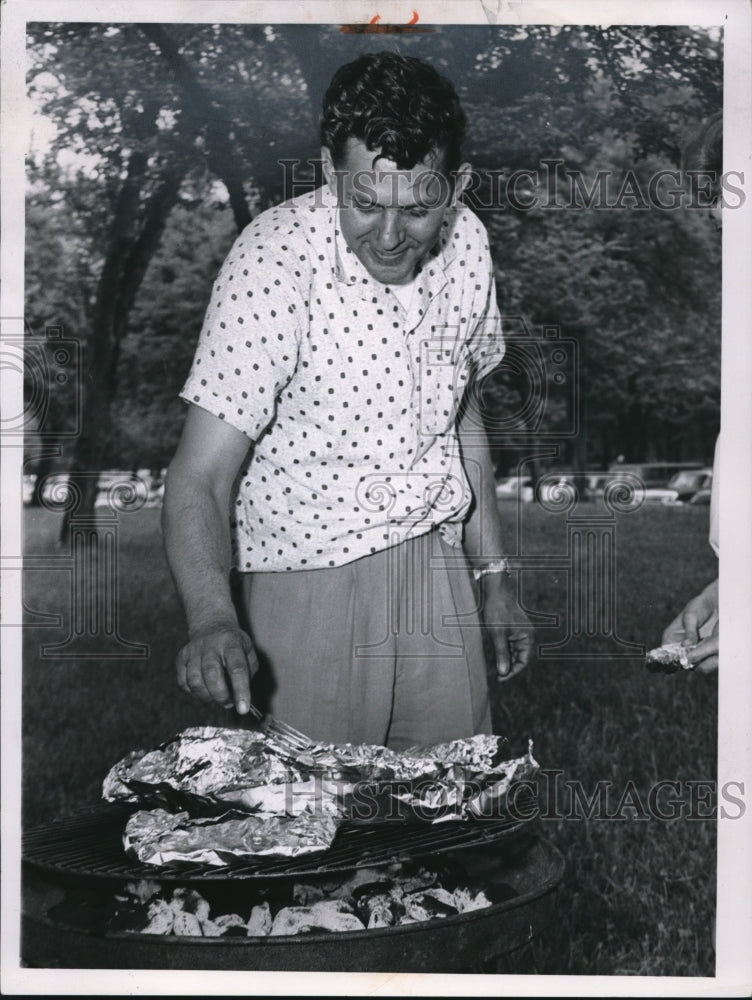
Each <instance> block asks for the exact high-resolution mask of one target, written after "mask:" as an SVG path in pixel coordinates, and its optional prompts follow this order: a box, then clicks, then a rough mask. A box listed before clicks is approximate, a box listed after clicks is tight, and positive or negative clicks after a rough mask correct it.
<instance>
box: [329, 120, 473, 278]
mask: <svg viewBox="0 0 752 1000" xmlns="http://www.w3.org/2000/svg"><path fill="white" fill-rule="evenodd" d="M321 153H322V158H323V161H324V177H325V178H326V181H327V183H328V185H329V187H330V188H331V190H332V192H333V193H335V194H336V195H337V199H338V203H339V206H340V212H339V220H340V228H341V230H342V235H343V236H344V238H345V241H346V242H347V245H348V246H349V247H350V249H351V250H352V251H353V253H354V254H355V255H356V256H357V257H358V259H359V260H360V262H361V264H363V266H364V267H365V269H366V270H367V271H368V273H369V274H370V275H371V277H372V278H374V279H375V280H376V281H380V282H381V283H382V284H384V285H404V284H406V283H407V282H408V281H411V280H412V278H413V277H414V276H415V272H416V269H417V267H418V265H419V264H420V263H421V261H422V260H423V259H424V258H425V257H426V255H427V254H428V253H429V252H430V251H431V249H432V248H433V246H434V245H435V243H436V240H437V239H438V236H439V230H440V229H441V223H442V221H443V219H444V215H445V214H446V211H447V209H448V208H449V206H450V204H451V203H452V201H453V200H454V196H455V192H456V194H457V195H459V193H460V191H462V190H463V188H464V187H465V186H466V185H467V183H468V181H469V179H470V178H469V167H468V165H467V164H463V166H462V167H461V168H460V171H459V172H458V175H457V180H456V183H455V180H454V178H447V177H445V176H444V175H443V174H441V173H440V168H441V165H442V164H441V160H440V159H439V158H438V157H430V158H428V159H427V160H426V161H425V162H424V163H420V164H418V165H417V166H414V167H413V168H412V169H411V170H398V169H397V165H396V164H395V163H394V162H393V161H392V160H386V159H380V158H378V151H376V152H374V151H373V150H370V149H366V146H365V143H363V142H361V141H360V140H358V139H348V142H347V150H346V156H345V160H344V163H342V164H340V166H339V167H338V168H335V167H334V164H333V163H332V159H331V155H330V153H329V150H328V149H326V148H324V149H322V151H321Z"/></svg>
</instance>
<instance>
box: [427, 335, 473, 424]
mask: <svg viewBox="0 0 752 1000" xmlns="http://www.w3.org/2000/svg"><path fill="white" fill-rule="evenodd" d="M471 365H472V358H471V355H470V351H469V349H468V347H467V345H466V344H464V343H450V342H447V340H446V338H440V337H436V338H432V339H431V340H426V341H424V342H423V343H422V344H421V364H420V389H419V400H420V430H421V434H422V435H423V436H431V437H435V436H437V435H439V434H445V433H446V432H447V431H448V430H450V429H451V427H452V426H453V425H454V422H455V420H456V417H457V410H458V408H459V405H460V402H461V401H462V397H463V395H464V393H465V389H466V388H467V383H468V380H469V378H470V370H471Z"/></svg>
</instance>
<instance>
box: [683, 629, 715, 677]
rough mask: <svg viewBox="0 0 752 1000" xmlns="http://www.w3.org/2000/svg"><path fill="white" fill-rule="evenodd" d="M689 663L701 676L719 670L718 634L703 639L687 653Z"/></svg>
mask: <svg viewBox="0 0 752 1000" xmlns="http://www.w3.org/2000/svg"><path fill="white" fill-rule="evenodd" d="M687 656H688V658H689V662H690V663H692V664H693V665H694V667H695V669H696V670H698V671H699V672H700V673H701V674H709V673H712V671H714V670H717V669H718V634H717V633H716V634H715V635H710V636H708V637H707V639H702V640H701V641H700V642H698V643H697V645H696V646H694V647H693V648H692V649H690V650H688V651H687Z"/></svg>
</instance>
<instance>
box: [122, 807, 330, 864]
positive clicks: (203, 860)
mask: <svg viewBox="0 0 752 1000" xmlns="http://www.w3.org/2000/svg"><path fill="white" fill-rule="evenodd" d="M339 825H340V821H339V820H338V819H336V818H335V817H332V816H310V815H307V814H305V815H302V816H292V817H291V816H244V815H238V814H227V815H225V816H218V817H217V816H214V817H206V818H195V817H191V816H190V815H189V814H188V813H187V812H178V813H171V812H168V811H167V810H165V809H151V810H139V811H138V812H135V813H133V815H132V816H131V817H130V818H129V820H128V822H127V824H126V827H125V833H124V834H123V846H124V847H125V851H126V854H129V855H130V856H131V857H134V858H137V859H138V860H139V861H140V862H141V863H142V864H146V865H168V864H174V863H189V864H205V865H213V866H215V867H226V866H227V865H229V864H231V863H232V861H233V860H234V859H238V858H247V857H259V856H266V857H290V858H293V857H297V856H298V855H301V854H310V853H313V852H316V851H325V850H327V848H329V847H330V846H331V844H332V841H333V840H334V837H335V835H336V833H337V830H338V828H339Z"/></svg>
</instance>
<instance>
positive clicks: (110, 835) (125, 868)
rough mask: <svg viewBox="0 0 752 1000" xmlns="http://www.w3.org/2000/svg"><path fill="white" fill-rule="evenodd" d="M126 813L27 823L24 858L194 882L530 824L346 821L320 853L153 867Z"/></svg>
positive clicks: (320, 868)
mask: <svg viewBox="0 0 752 1000" xmlns="http://www.w3.org/2000/svg"><path fill="white" fill-rule="evenodd" d="M129 813H130V810H127V809H123V808H121V807H118V806H112V807H110V808H107V809H102V810H98V811H96V812H86V813H79V814H76V815H74V816H71V817H68V818H66V819H62V820H56V821H55V822H54V823H50V824H47V825H45V826H40V827H36V828H34V829H32V830H29V831H27V832H26V833H25V834H24V837H23V841H22V856H23V860H24V861H25V862H27V863H29V864H31V865H34V866H35V867H37V868H40V869H42V870H43V871H48V872H54V873H56V874H59V875H67V876H71V877H76V878H81V877H85V878H87V879H109V880H113V879H118V880H125V881H127V880H131V879H143V878H158V879H159V880H160V881H169V880H173V881H182V882H186V881H191V882H193V881H225V880H228V879H231V880H236V879H260V878H283V877H289V876H292V875H294V876H299V875H309V876H310V875H320V874H325V873H327V872H341V871H351V870H352V869H354V868H361V867H365V866H371V865H379V864H387V863H389V862H390V861H393V860H395V859H399V860H404V859H409V858H415V857H420V856H424V855H427V854H434V853H441V852H443V851H450V850H456V849H459V848H465V847H473V846H478V845H480V844H486V843H489V842H492V841H499V840H509V839H512V838H514V837H515V836H516V835H517V834H519V833H521V832H522V831H523V830H525V829H528V828H529V825H530V820H527V819H526V820H521V819H511V818H506V819H504V818H502V819H496V818H495V819H492V820H491V819H489V820H473V821H467V822H464V821H459V822H452V821H446V822H443V823H439V824H435V825H425V826H421V825H420V824H417V823H409V824H408V823H398V822H393V823H381V824H378V825H373V826H365V825H363V826H355V825H353V826H343V827H341V828H340V830H339V831H338V833H337V836H336V838H335V840H334V843H333V844H332V846H331V847H330V848H329V850H328V851H325V852H322V853H317V854H309V855H302V856H300V857H297V858H274V859H269V858H248V859H243V860H239V859H233V862H232V864H231V866H228V867H226V868H217V867H214V866H212V865H180V866H179V865H176V864H173V865H165V866H160V867H154V866H151V865H144V864H141V863H139V862H138V861H135V860H131V859H130V858H129V857H128V856H127V855H126V854H125V852H124V850H123V845H122V835H123V829H124V827H125V823H126V820H127V818H128V815H129ZM525 815H531V813H528V812H525Z"/></svg>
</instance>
